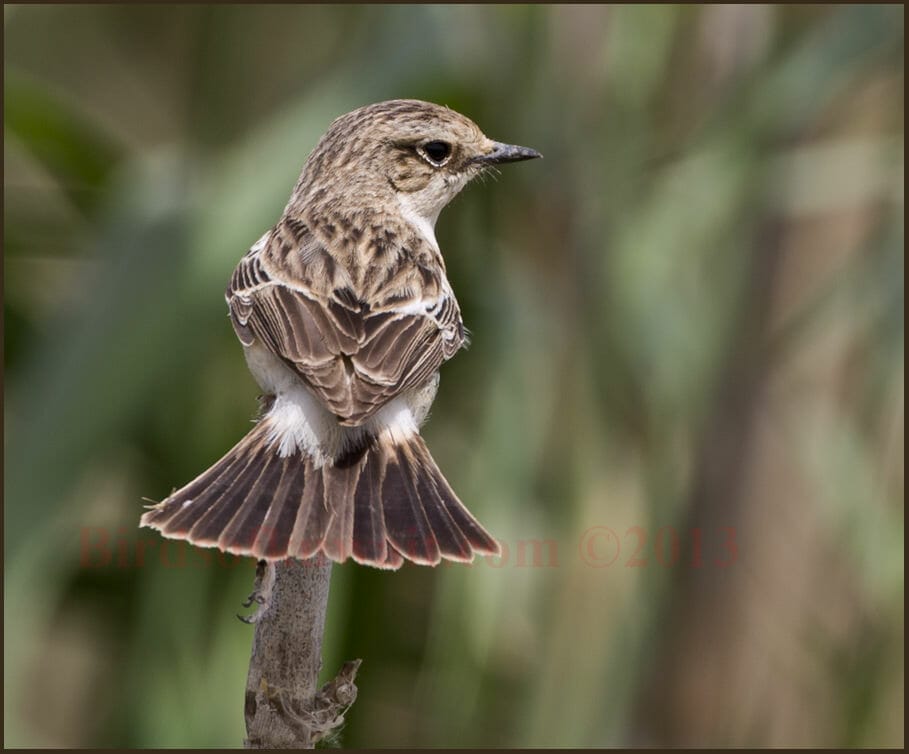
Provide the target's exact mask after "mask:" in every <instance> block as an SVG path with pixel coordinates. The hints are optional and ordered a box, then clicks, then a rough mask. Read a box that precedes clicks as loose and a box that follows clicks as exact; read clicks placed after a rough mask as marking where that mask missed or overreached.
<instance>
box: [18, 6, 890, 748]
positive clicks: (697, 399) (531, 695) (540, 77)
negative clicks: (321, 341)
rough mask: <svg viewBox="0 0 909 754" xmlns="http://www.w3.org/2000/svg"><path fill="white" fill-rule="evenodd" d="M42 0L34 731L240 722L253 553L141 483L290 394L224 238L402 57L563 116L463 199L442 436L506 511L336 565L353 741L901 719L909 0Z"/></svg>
mask: <svg viewBox="0 0 909 754" xmlns="http://www.w3.org/2000/svg"><path fill="white" fill-rule="evenodd" d="M4 21H5V32H4V43H5V70H4V84H5V92H4V107H5V112H4V114H5V119H4V156H5V174H4V199H5V201H4V247H5V253H4V257H5V258H4V277H5V285H4V293H5V366H6V370H5V425H4V430H5V437H6V445H5V511H4V523H5V538H4V544H5V557H4V564H5V576H4V608H5V611H4V628H5V637H4V660H5V673H4V689H5V742H6V744H7V745H8V746H69V747H80V746H127V747H129V746H143V747H167V746H212V747H213V746H218V747H227V746H238V745H241V742H242V739H243V736H244V725H243V690H244V682H245V675H246V670H247V662H248V653H249V648H250V641H251V629H250V628H249V627H248V626H246V625H243V624H241V623H240V622H239V621H238V620H237V619H236V618H235V617H234V614H235V613H236V612H237V611H238V610H240V609H241V608H240V603H241V601H242V600H243V599H244V598H245V596H246V595H247V593H248V592H249V590H250V587H251V584H252V578H253V571H254V568H253V563H252V562H251V561H249V560H237V559H214V558H213V557H212V555H211V553H210V552H209V553H208V554H207V555H206V557H207V558H208V559H207V560H206V559H203V555H202V554H201V553H200V551H196V550H192V549H184V548H182V547H179V546H177V545H175V544H174V543H171V544H169V545H167V546H165V545H164V544H163V542H162V540H160V539H159V538H158V537H157V535H155V534H154V533H153V532H150V531H148V530H143V531H141V532H140V531H139V530H137V528H136V524H137V522H138V518H139V515H140V513H141V511H142V508H141V506H142V504H143V500H142V498H143V497H147V498H152V499H156V500H157V499H161V498H162V497H164V496H165V495H166V494H167V493H168V492H169V491H170V489H171V488H172V487H173V486H179V485H181V484H183V483H184V482H186V481H187V480H189V479H190V478H192V477H193V476H194V475H195V474H197V473H198V472H199V471H201V470H202V469H204V468H205V467H207V465H209V464H210V463H211V462H213V461H214V460H215V459H216V458H218V457H220V455H221V454H222V453H223V452H224V451H225V450H226V449H227V448H228V447H230V446H231V445H232V444H233V443H234V442H235V441H236V440H237V439H238V438H239V437H240V436H241V435H243V434H244V433H245V432H246V431H247V429H248V428H249V422H250V419H251V418H252V417H253V416H254V414H255V411H256V400H255V398H256V393H257V390H256V386H255V385H254V383H253V381H252V379H251V378H250V377H249V375H248V373H247V370H246V367H245V364H244V361H243V358H242V354H241V349H240V347H239V345H238V343H237V342H236V340H235V337H234V334H233V332H232V331H231V328H230V325H229V322H228V319H227V317H226V308H225V305H224V301H223V299H222V292H223V289H224V287H225V285H226V281H227V279H228V277H229V275H230V272H231V270H232V268H233V266H234V265H235V264H236V262H237V260H238V259H239V258H240V256H241V255H242V254H243V253H244V252H245V251H246V249H247V248H248V247H249V246H250V245H251V244H252V243H253V242H254V241H255V240H256V239H257V238H258V237H259V236H260V235H261V233H262V232H263V231H264V230H265V229H266V228H268V227H269V226H270V225H271V224H272V223H274V222H275V220H276V219H277V218H278V216H279V215H280V213H281V210H282V208H283V206H284V203H285V201H286V199H287V197H288V195H289V192H290V189H291V188H292V186H293V183H294V182H295V180H296V178H297V175H298V173H299V170H300V167H301V165H302V163H303V161H304V159H305V157H306V155H307V153H308V152H309V150H310V149H311V148H312V147H313V145H314V144H315V142H316V140H317V139H318V137H319V135H320V134H321V133H322V132H323V131H324V130H325V128H326V127H327V126H328V124H329V123H330V121H331V120H332V119H333V118H334V117H336V116H337V115H340V114H342V113H344V112H347V111H348V110H351V109H353V108H355V107H358V106H360V105H363V104H366V103H369V102H375V101H379V100H382V99H389V98H394V97H418V98H423V99H429V100H432V101H435V102H439V103H444V104H447V105H449V106H451V107H452V108H454V109H457V110H459V111H461V112H463V113H465V114H467V115H468V116H470V117H472V118H473V119H474V120H475V121H476V122H477V123H479V124H480V126H481V127H482V128H483V129H484V130H485V131H486V133H487V134H489V135H490V136H492V137H493V138H497V139H500V140H504V141H509V142H513V143H519V144H526V145H528V146H532V147H535V148H537V149H539V150H540V151H541V152H543V154H544V155H545V159H544V160H543V161H537V162H532V163H526V164H521V165H517V166H514V167H507V168H505V169H504V170H503V171H502V176H501V177H500V178H499V179H498V180H497V181H487V182H485V183H483V184H479V185H475V186H472V187H470V188H469V189H468V190H467V191H465V192H464V194H463V195H462V196H461V197H459V198H458V199H457V200H456V201H455V202H454V203H453V205H452V206H451V207H449V208H448V209H447V210H446V211H445V212H444V213H443V215H442V219H441V221H440V223H439V226H438V237H439V240H440V243H441V246H442V248H443V250H444V251H445V253H446V258H447V260H448V267H449V272H450V276H451V278H452V282H453V285H454V288H455V291H456V292H457V294H458V297H459V299H460V301H461V304H462V309H463V313H464V318H465V321H466V324H467V325H468V327H469V328H470V329H471V330H472V331H473V333H474V336H473V345H472V347H471V349H470V350H469V351H466V352H462V353H461V354H460V355H459V356H458V357H457V358H456V359H454V360H453V361H452V362H451V363H449V364H447V365H446V366H445V367H444V369H443V372H442V385H441V390H440V393H439V398H438V400H437V402H436V406H435V409H434V414H433V418H432V420H431V421H430V423H429V424H428V426H427V427H426V430H425V435H426V436H427V437H428V440H429V444H430V447H431V448H432V449H433V452H434V455H435V457H436V459H437V460H438V462H439V464H440V466H441V467H442V469H443V470H444V471H445V473H446V475H447V476H448V478H449V479H450V481H451V482H452V485H453V486H454V488H455V489H456V490H457V491H458V492H459V493H460V495H461V497H462V498H463V499H464V500H465V501H466V502H467V503H468V505H469V507H470V508H471V510H473V511H474V512H475V513H476V514H477V515H478V516H479V517H480V519H481V520H482V521H483V522H484V523H485V524H486V525H487V526H488V527H489V528H490V529H491V530H492V531H493V532H494V533H495V534H496V535H497V536H498V537H499V538H501V540H502V541H503V542H504V544H505V546H506V553H505V555H504V556H503V557H502V558H501V559H500V560H498V561H493V562H487V561H478V562H477V563H476V564H474V565H473V566H472V567H462V566H458V567H440V568H436V569H427V568H419V567H405V568H404V569H402V570H401V571H400V572H397V573H391V574H389V573H381V572H378V571H375V570H370V569H367V568H362V567H358V566H356V565H353V564H346V565H343V566H340V567H336V568H335V571H334V576H333V582H332V596H331V603H330V615H329V620H328V627H327V632H326V646H325V650H326V656H325V668H324V673H325V675H328V674H329V673H331V674H333V673H334V672H335V670H336V669H337V668H338V666H339V665H340V664H341V663H342V662H343V661H344V660H345V659H350V658H354V657H361V658H363V659H364V664H363V667H362V669H361V673H360V696H359V700H358V701H357V703H356V705H355V706H354V707H353V708H352V710H351V711H350V712H349V714H348V716H347V726H346V728H345V729H344V731H343V732H342V734H341V736H340V739H339V741H336V742H335V743H336V744H337V743H340V744H342V745H344V746H358V747H364V746H405V745H422V746H442V745H446V746H475V745H486V746H542V745H549V746H561V745H565V746H610V745H719V746H733V745H748V746H761V745H792V746H812V745H814V746H818V745H819V746H869V745H875V746H877V745H880V746H901V745H902V744H903V704H904V697H903V682H904V675H903V583H904V582H903V566H904V562H903V546H904V540H903V527H904V514H903V483H904V471H903V448H904V442H903V432H904V421H903V414H904V390H903V378H904V371H903V335H904V329H903V308H904V287H903V276H904V264H903V243H904V229H903V200H904V194H903V178H904V175H903V105H904V98H903V88H904V84H905V79H904V63H903V58H904V37H903V25H904V14H903V8H902V7H901V6H876V7H875V6H860V7H859V6H856V7H849V6H836V7H824V6H817V5H815V6H801V7H800V6H788V7H765V6H735V7H733V6H710V7H674V6H673V7H670V6H662V7H661V6H646V7H633V6H619V7H597V6H574V7H572V6H561V7H559V6H448V7H441V6H337V7H331V6H267V5H263V6H221V7H205V6H164V5H158V6H144V7H142V6H136V7H129V6H115V5H109V6H70V7H66V6H15V5H5V6H4ZM610 531H611V532H613V533H614V536H613V535H611V534H610ZM676 537H677V540H676ZM676 541H677V543H678V553H677V562H676V559H675V558H676V554H675V551H674V549H673V547H674V542H676ZM732 545H734V547H732ZM140 548H144V549H145V555H144V557H141V556H140V555H139V550H140ZM724 564H725V565H724Z"/></svg>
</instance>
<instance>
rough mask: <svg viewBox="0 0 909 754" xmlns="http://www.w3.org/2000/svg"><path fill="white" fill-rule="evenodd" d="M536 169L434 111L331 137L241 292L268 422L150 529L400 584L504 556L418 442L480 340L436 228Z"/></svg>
mask: <svg viewBox="0 0 909 754" xmlns="http://www.w3.org/2000/svg"><path fill="white" fill-rule="evenodd" d="M534 157H540V154H539V153H538V152H536V151H534V150H533V149H528V148H526V147H518V146H511V145H507V144H500V143H498V142H495V141H492V140H490V139H488V138H487V137H486V136H484V135H483V133H482V131H480V129H479V128H478V127H477V126H476V125H475V124H474V123H473V122H472V121H470V120H469V119H468V118H466V117H464V116H463V115H460V114H458V113H456V112H454V111H452V110H449V109H448V108H445V107H441V106H439V105H434V104H431V103H429V102H421V101H418V100H391V101H389V102H380V103H378V104H374V105H369V106H367V107H363V108H360V109H359V110H354V111H353V112H351V113H348V114H347V115H344V116H342V117H340V118H338V119H337V120H335V121H334V123H332V124H331V126H330V127H329V129H328V131H327V132H326V133H325V135H324V136H323V137H322V139H321V140H320V141H319V143H318V145H317V146H316V148H315V150H313V152H312V154H311V155H310V156H309V159H308V160H307V161H306V164H305V166H304V167H303V172H302V174H301V176H300V179H299V181H298V182H297V185H296V186H295V188H294V191H293V194H292V195H291V197H290V201H289V202H288V204H287V207H286V208H285V210H284V214H283V216H282V217H281V219H280V220H279V221H278V223H277V224H276V225H275V226H274V227H273V228H272V229H271V230H269V231H268V232H267V233H266V234H265V235H264V236H262V238H260V239H259V241H258V242H257V243H256V244H255V245H254V246H253V247H252V248H251V249H250V250H249V252H247V254H246V256H244V257H243V259H242V260H241V261H240V264H239V265H238V266H237V268H236V270H235V271H234V273H233V276H232V277H231V280H230V285H229V286H228V287H227V294H226V297H227V304H228V306H229V308H230V317H231V322H232V323H233V327H234V330H235V331H236V334H237V337H238V338H239V339H240V342H241V343H242V344H243V348H244V351H245V354H246V361H247V363H248V365H249V369H250V371H251V372H252V374H253V376H254V377H255V379H256V381H257V382H258V383H259V385H260V386H261V388H262V390H263V391H264V393H265V408H264V413H263V415H262V417H261V419H260V420H259V421H258V423H257V424H256V426H255V427H254V428H253V429H252V431H251V432H250V433H249V434H248V435H246V437H244V438H243V439H242V440H241V441H240V442H239V444H237V445H236V446H235V447H234V448H233V449H232V450H231V451H229V452H228V453H227V455H226V456H224V457H223V458H222V459H221V460H220V461H218V462H217V463H216V464H215V465H214V466H212V467H211V468H210V469H208V471H206V472H204V473H203V474H201V475H200V476H199V477H197V478H196V479H194V480H193V481H192V482H190V483H189V484H188V485H186V486H185V487H183V488H182V489H180V490H178V491H176V492H174V493H173V494H172V495H171V496H170V497H168V498H167V499H166V500H164V501H163V502H161V503H159V504H158V505H156V506H154V507H152V508H151V510H149V511H148V512H147V513H145V514H144V515H143V516H142V521H141V525H142V526H150V527H153V528H155V529H158V530H160V531H161V533H162V534H163V535H164V536H165V537H171V538H175V539H185V540H188V541H189V542H192V543H193V544H195V545H199V546H202V547H218V548H220V549H221V550H224V551H226V552H231V553H235V554H238V555H251V556H253V557H256V558H259V559H267V560H281V559H284V558H288V557H293V558H301V559H302V558H309V557H312V556H314V555H315V554H317V553H319V552H323V553H324V554H325V555H326V556H328V557H329V558H331V559H332V560H335V561H339V562H340V561H344V560H346V559H347V558H348V557H353V559H354V560H355V561H357V562H359V563H365V564H368V565H372V566H376V567H378V568H392V569H393V568H398V567H400V566H401V564H402V563H403V562H404V559H408V560H411V561H413V562H415V563H422V564H430V565H435V564H436V563H438V562H439V561H440V559H442V558H448V559H451V560H459V561H470V560H472V559H473V555H474V553H490V554H495V553H497V552H498V550H499V548H498V545H497V544H496V542H495V540H494V539H493V538H492V537H491V536H490V535H489V534H488V533H487V532H486V530H485V529H484V528H483V527H482V526H481V525H480V523H479V522H478V521H477V520H476V519H475V518H474V517H473V516H472V515H471V514H470V512H469V511H468V510H467V509H466V508H465V507H464V505H463V504H462V503H461V501H460V500H459V499H458V497H457V496H456V495H455V493H454V492H453V491H452V489H451V487H450V486H449V484H448V482H447V481H446V480H445V478H444V477H443V476H442V473H441V472H440V471H439V469H438V467H437V466H436V464H435V462H434V461H433V459H432V457H431V456H430V454H429V450H428V449H427V447H426V445H425V443H424V442H423V439H422V438H421V437H420V434H419V428H420V426H421V424H422V423H423V422H424V420H425V419H426V416H427V414H428V412H429V407H430V405H431V404H432V401H433V399H434V398H435V394H436V388H437V387H438V382H439V367H440V366H441V364H442V363H443V362H444V361H446V360H448V359H450V358H451V357H452V356H454V354H455V353H456V352H457V351H458V349H459V348H461V346H463V345H464V343H465V337H466V336H465V331H464V325H463V323H462V322H461V313H460V310H459V308H458V302H457V301H456V300H455V297H454V294H453V293H452V290H451V286H450V284H449V282H448V279H447V278H446V275H445V263H444V261H443V260H442V255H441V253H440V251H439V246H438V243H437V242H436V238H435V233H434V227H435V223H436V220H437V218H438V216H439V212H441V210H442V208H443V207H444V206H445V205H446V204H448V202H450V201H451V200H452V199H453V198H454V196H455V195H456V194H457V193H458V192H459V191H460V190H461V189H462V188H464V186H465V185H466V184H467V183H468V181H470V180H471V179H472V178H475V177H476V176H478V175H480V174H481V173H483V172H484V171H486V170H488V169H490V168H491V167H492V166H494V165H497V164H500V163H504V162H515V161H517V160H527V159H531V158H534Z"/></svg>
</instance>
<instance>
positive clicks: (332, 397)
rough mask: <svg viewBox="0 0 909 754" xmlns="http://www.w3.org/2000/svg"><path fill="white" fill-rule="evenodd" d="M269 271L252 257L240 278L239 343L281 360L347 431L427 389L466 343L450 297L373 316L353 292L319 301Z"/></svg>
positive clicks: (236, 281) (234, 300)
mask: <svg viewBox="0 0 909 754" xmlns="http://www.w3.org/2000/svg"><path fill="white" fill-rule="evenodd" d="M304 256H305V254H304ZM269 267H272V265H268V264H265V263H263V261H262V260H261V258H260V256H259V255H258V254H255V253H251V254H249V255H247V256H246V257H244V258H243V260H242V261H241V263H240V265H239V266H238V267H237V269H236V270H235V272H234V275H233V277H232V279H231V283H230V286H229V287H228V289H227V302H228V305H229V307H230V316H231V321H232V322H233V325H234V329H235V331H236V333H237V336H238V337H239V338H240V341H241V342H242V343H243V344H244V345H247V346H248V345H252V343H254V342H255V341H256V340H258V341H260V342H261V343H262V344H264V345H265V346H266V347H267V348H268V349H269V350H270V351H272V353H274V354H276V355H277V356H279V357H280V358H281V359H282V360H283V361H284V362H285V363H286V364H287V365H288V366H290V367H291V368H293V369H294V370H295V371H296V372H297V373H298V374H299V375H300V377H301V378H302V379H303V380H304V381H305V382H306V384H307V385H309V387H310V388H311V389H312V391H313V392H314V393H315V394H316V395H317V396H318V397H320V398H321V399H322V400H323V401H324V402H325V405H326V406H327V407H328V409H329V410H330V411H331V412H332V413H333V414H335V415H336V416H337V417H338V418H339V419H340V420H341V422H342V423H343V424H346V425H351V426H356V425H359V424H362V423H363V422H364V421H366V420H367V419H369V418H370V417H371V416H372V415H373V414H374V413H375V412H376V411H377V410H378V409H380V408H381V407H382V406H383V405H385V404H386V403H387V402H388V401H389V400H391V399H392V398H394V397H395V396H396V395H398V394H400V393H401V392H403V391H405V390H408V389H409V388H412V387H416V386H418V385H420V384H422V383H424V382H425V381H426V380H428V379H429V378H430V377H431V376H432V375H433V374H434V373H435V372H436V370H438V368H439V366H440V365H441V364H442V362H444V361H445V360H446V359H449V358H451V357H452V356H453V355H454V354H455V352H456V351H457V350H458V349H459V348H460V347H461V345H462V344H463V343H464V339H465V334H464V326H463V324H462V322H461V315H460V311H459V310H458V305H457V302H456V301H455V300H454V297H453V296H452V295H450V294H449V295H447V296H446V295H442V296H439V297H437V298H435V299H431V300H429V302H428V304H427V303H424V302H423V301H421V300H420V299H419V298H418V297H412V298H410V299H409V300H407V301H404V302H395V303H394V304H392V305H384V306H382V307H381V308H380V309H373V308H372V307H371V306H370V305H369V304H368V303H366V302H364V301H362V300H360V299H359V298H357V296H356V295H355V294H354V293H353V292H352V290H351V289H350V287H348V286H344V287H340V288H336V289H334V290H332V291H331V292H330V293H316V292H315V291H313V290H312V289H311V288H309V287H307V285H306V284H305V280H301V279H299V277H303V276H295V277H298V279H295V280H293V281H292V282H290V281H286V280H281V279H278V275H277V274H276V272H275V271H274V270H273V269H271V270H270V269H268V268H269Z"/></svg>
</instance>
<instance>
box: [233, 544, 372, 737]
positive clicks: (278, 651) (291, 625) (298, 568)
mask: <svg viewBox="0 0 909 754" xmlns="http://www.w3.org/2000/svg"><path fill="white" fill-rule="evenodd" d="M330 580H331V561H329V560H327V559H325V558H323V557H321V556H320V557H316V558H312V559H310V560H293V559H289V560H283V561H279V562H277V563H266V562H265V561H264V560H263V561H260V562H259V565H258V567H257V569H256V583H255V585H254V588H253V593H252V594H251V595H250V597H249V600H247V602H246V603H245V604H246V606H247V607H249V606H250V605H252V604H253V603H254V602H255V603H257V604H258V610H257V612H256V613H255V614H254V615H252V616H250V617H249V618H241V620H244V621H246V622H247V623H253V624H255V627H256V629H255V635H254V636H253V646H252V656H251V657H250V660H249V675H248V676H247V679H246V735H247V739H246V741H245V742H244V745H245V746H246V748H248V749H312V748H313V747H314V746H315V744H316V743H317V742H318V741H320V740H322V739H323V738H325V737H326V736H328V735H329V734H330V733H331V732H332V731H334V730H336V729H337V728H339V727H340V726H341V725H342V724H343V722H344V713H345V712H346V711H347V709H348V708H349V707H350V706H351V705H352V704H353V703H354V700H356V698H357V687H356V685H355V684H354V680H355V678H356V675H357V669H358V668H359V667H360V660H354V661H352V662H347V663H345V664H344V667H342V668H341V671H340V673H338V676H337V677H336V678H335V679H334V680H332V681H329V682H328V683H326V684H325V685H324V686H323V687H322V688H321V689H320V690H319V691H318V692H317V691H316V683H317V681H318V678H319V670H320V669H321V667H322V635H323V633H324V631H325V610H326V607H327V605H328V590H329V582H330Z"/></svg>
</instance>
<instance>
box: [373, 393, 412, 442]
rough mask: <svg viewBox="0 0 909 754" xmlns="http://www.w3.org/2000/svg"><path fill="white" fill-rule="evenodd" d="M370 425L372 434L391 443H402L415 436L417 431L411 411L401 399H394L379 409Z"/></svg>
mask: <svg viewBox="0 0 909 754" xmlns="http://www.w3.org/2000/svg"><path fill="white" fill-rule="evenodd" d="M370 423H371V430H372V432H373V433H374V434H376V435H377V436H379V437H382V436H384V437H387V438H389V439H390V440H391V441H392V442H402V441H404V440H406V439H407V438H408V437H412V436H413V435H415V434H417V431H418V429H419V427H418V426H417V420H416V418H415V417H414V415H413V410H412V409H411V408H410V406H409V405H407V403H406V402H405V401H404V400H403V399H402V398H395V399H394V400H393V401H391V402H390V403H389V404H388V405H387V406H384V407H383V408H381V409H380V410H379V411H378V413H377V414H376V415H375V416H374V417H373V419H372V421H371V422H370Z"/></svg>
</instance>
